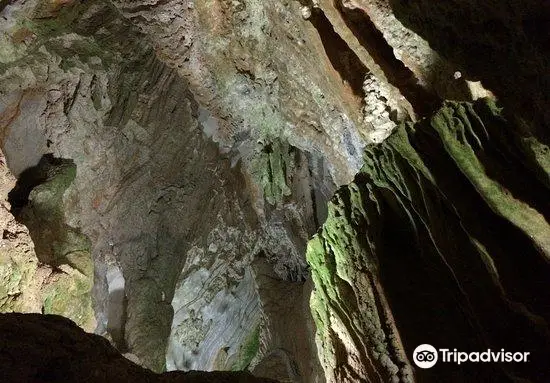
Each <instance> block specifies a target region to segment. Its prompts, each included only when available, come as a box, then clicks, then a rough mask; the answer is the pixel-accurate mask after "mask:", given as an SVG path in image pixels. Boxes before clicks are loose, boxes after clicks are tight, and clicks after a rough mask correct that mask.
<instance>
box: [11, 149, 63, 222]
mask: <svg viewBox="0 0 550 383" xmlns="http://www.w3.org/2000/svg"><path fill="white" fill-rule="evenodd" d="M64 164H73V161H72V160H67V159H63V158H55V157H54V156H53V154H51V153H48V154H45V155H43V156H42V158H41V159H40V162H38V164H37V165H36V166H33V167H31V168H28V169H26V170H25V171H23V173H21V175H20V176H19V179H18V180H17V183H16V184H15V187H14V188H13V190H11V191H10V192H9V193H8V202H9V203H10V205H11V213H12V214H13V215H14V216H15V217H16V218H17V217H18V216H19V213H20V212H21V210H22V209H23V208H24V207H25V206H26V205H27V204H28V203H29V194H30V193H31V191H32V190H33V189H34V188H35V187H37V186H38V185H40V184H42V183H44V182H45V181H46V180H47V179H48V172H49V170H50V169H52V168H57V167H60V166H63V165H64Z"/></svg>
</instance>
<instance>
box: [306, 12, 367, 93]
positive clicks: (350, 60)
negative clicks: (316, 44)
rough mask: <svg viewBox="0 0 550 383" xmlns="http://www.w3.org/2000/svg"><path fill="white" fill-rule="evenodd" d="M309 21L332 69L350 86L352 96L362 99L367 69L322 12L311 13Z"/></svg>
mask: <svg viewBox="0 0 550 383" xmlns="http://www.w3.org/2000/svg"><path fill="white" fill-rule="evenodd" d="M310 21H311V23H312V24H313V26H314V27H315V29H317V32H319V37H320V38H321V42H322V43H323V47H324V48H325V52H326V54H327V56H328V58H329V60H330V62H331V63H332V65H333V67H334V69H336V71H338V73H340V76H341V77H342V80H343V81H346V82H347V83H348V84H349V85H350V87H351V89H352V91H353V93H354V95H355V96H357V97H359V98H362V97H363V81H364V80H365V74H366V73H367V71H368V69H367V67H366V66H365V65H364V63H363V62H362V61H361V60H360V59H359V57H357V54H356V53H355V52H354V51H353V50H352V49H351V48H350V47H349V46H348V44H347V43H346V42H345V41H344V40H343V39H342V37H341V36H340V35H339V34H338V33H336V32H335V31H334V26H333V25H332V24H331V23H330V21H329V20H328V19H327V17H326V16H325V14H324V13H323V12H322V11H316V12H313V13H312V15H311V19H310Z"/></svg>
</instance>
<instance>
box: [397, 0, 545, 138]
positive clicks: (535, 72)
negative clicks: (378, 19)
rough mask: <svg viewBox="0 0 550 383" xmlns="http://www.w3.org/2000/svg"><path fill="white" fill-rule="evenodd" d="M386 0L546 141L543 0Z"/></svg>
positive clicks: (443, 53)
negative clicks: (501, 0) (498, 1)
mask: <svg viewBox="0 0 550 383" xmlns="http://www.w3.org/2000/svg"><path fill="white" fill-rule="evenodd" d="M389 3H390V4H391V7H392V9H393V11H394V13H395V16H396V17H397V18H399V19H400V20H401V22H402V23H403V24H404V25H405V26H407V27H408V28H410V29H411V30H414V31H415V32H416V33H418V34H419V35H421V36H423V37H424V38H425V39H426V40H428V41H429V42H430V44H431V46H432V47H433V48H434V49H435V50H437V51H438V52H439V53H440V54H441V55H443V56H444V57H446V58H447V59H449V60H452V62H454V63H456V65H457V66H458V67H457V70H460V71H463V72H465V74H467V75H468V77H469V78H470V79H471V80H474V81H475V80H482V81H483V84H484V85H485V87H487V88H489V89H491V90H492V91H493V92H494V93H495V94H496V95H497V96H498V97H499V98H500V99H501V100H502V102H504V103H505V105H506V106H507V107H508V108H509V109H510V111H514V112H515V113H516V114H518V115H519V116H520V117H521V118H522V119H523V120H525V122H526V123H527V124H528V125H531V126H532V127H534V129H535V131H536V134H537V135H539V136H540V137H541V139H543V140H544V141H545V142H546V143H548V142H549V137H548V129H547V127H548V125H549V124H550V112H549V111H548V107H547V105H548V104H549V103H550V100H549V93H548V89H549V87H550V74H549V73H548V66H549V65H550V62H549V60H550V44H549V40H548V34H547V33H542V31H546V30H548V25H549V23H550V4H549V3H548V2H547V1H544V0H528V1H507V2H506V3H503V4H498V5H497V4H495V3H492V2H485V3H483V4H480V3H479V2H478V1H474V0H460V1H453V2H448V3H443V2H433V1H429V0H420V1H405V0H389ZM500 63H506V65H500Z"/></svg>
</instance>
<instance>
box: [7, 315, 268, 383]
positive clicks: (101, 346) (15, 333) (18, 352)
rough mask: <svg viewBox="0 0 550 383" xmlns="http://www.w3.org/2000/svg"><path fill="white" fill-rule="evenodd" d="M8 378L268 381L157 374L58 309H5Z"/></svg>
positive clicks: (230, 374)
mask: <svg viewBox="0 0 550 383" xmlns="http://www.w3.org/2000/svg"><path fill="white" fill-rule="evenodd" d="M0 332H1V333H2V338H1V339H0V351H1V352H0V363H1V365H2V371H1V372H0V378H1V379H2V381H4V382H41V383H42V382H43V383H45V382H59V383H61V382H67V383H69V382H86V383H88V382H89V383H91V382H98V383H99V382H121V381H122V382H144V383H145V382H151V383H153V382H166V383H168V382H182V383H200V382H204V383H206V382H208V383H210V382H212V383H232V382H235V383H262V382H265V383H269V382H274V381H272V380H269V379H259V378H255V377H253V376H252V375H250V374H249V373H245V372H210V373H208V372H188V373H183V372H176V373H164V374H155V373H153V372H151V371H149V370H147V369H144V368H143V367H140V366H138V365H137V364H134V363H132V362H130V361H129V360H128V359H126V358H124V357H123V356H122V355H120V353H119V352H118V351H117V350H116V349H115V348H114V347H113V346H111V345H110V344H109V342H108V341H107V340H105V338H103V337H100V336H98V335H94V334H87V333H85V332H84V331H82V329H81V328H79V327H78V326H76V325H75V324H74V323H73V322H71V321H70V320H67V319H66V318H63V317H60V316H56V315H38V314H0Z"/></svg>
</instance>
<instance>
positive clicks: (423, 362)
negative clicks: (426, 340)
mask: <svg viewBox="0 0 550 383" xmlns="http://www.w3.org/2000/svg"><path fill="white" fill-rule="evenodd" d="M413 361H414V364H416V365H417V366H418V367H420V368H432V367H433V366H434V365H435V364H436V363H437V350H436V349H435V347H433V346H432V345H430V344H421V345H420V346H418V347H417V348H415V349H414V353H413Z"/></svg>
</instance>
